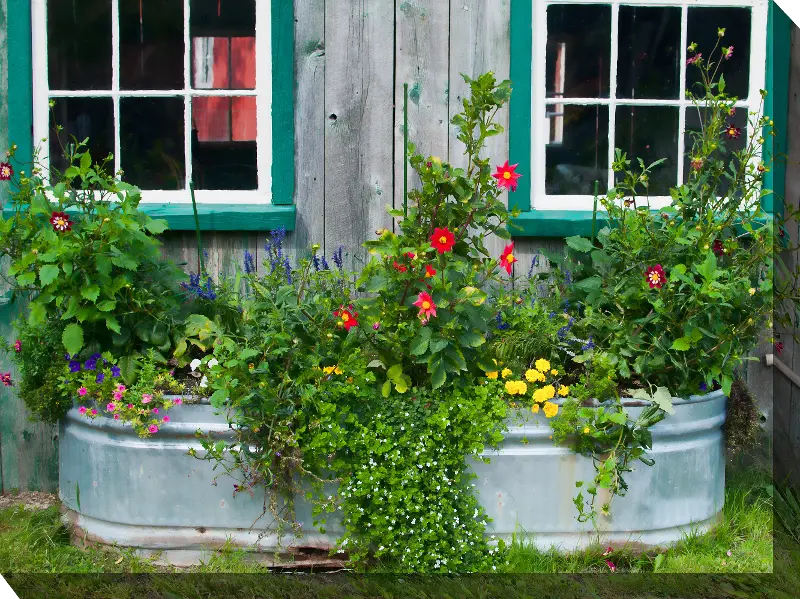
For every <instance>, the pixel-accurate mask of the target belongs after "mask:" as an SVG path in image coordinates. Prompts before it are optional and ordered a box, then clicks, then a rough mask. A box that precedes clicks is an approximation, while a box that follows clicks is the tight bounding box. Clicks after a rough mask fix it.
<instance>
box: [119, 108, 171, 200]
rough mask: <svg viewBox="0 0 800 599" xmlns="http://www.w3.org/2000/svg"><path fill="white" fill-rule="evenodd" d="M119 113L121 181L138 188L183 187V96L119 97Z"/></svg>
mask: <svg viewBox="0 0 800 599" xmlns="http://www.w3.org/2000/svg"><path fill="white" fill-rule="evenodd" d="M119 114H120V139H121V144H122V145H121V148H120V152H121V156H120V158H121V161H122V162H121V164H122V170H123V171H124V172H125V180H126V181H129V182H130V183H132V184H134V185H138V186H139V187H141V188H142V189H183V188H184V187H185V179H186V175H185V172H186V169H185V158H184V136H183V115H184V102H183V98H122V99H121V100H120V106H119Z"/></svg>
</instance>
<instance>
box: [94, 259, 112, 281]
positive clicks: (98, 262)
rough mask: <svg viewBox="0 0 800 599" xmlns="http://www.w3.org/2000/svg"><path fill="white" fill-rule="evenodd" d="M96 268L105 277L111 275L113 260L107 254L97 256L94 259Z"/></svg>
mask: <svg viewBox="0 0 800 599" xmlns="http://www.w3.org/2000/svg"><path fill="white" fill-rule="evenodd" d="M94 263H95V268H97V272H99V273H100V274H101V275H103V276H106V277H107V276H108V275H110V274H111V267H112V265H111V259H110V258H109V257H108V256H106V255H105V254H97V255H96V256H95V258H94Z"/></svg>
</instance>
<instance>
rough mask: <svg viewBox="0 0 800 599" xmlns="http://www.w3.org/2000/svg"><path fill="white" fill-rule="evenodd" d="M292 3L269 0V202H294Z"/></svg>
mask: <svg viewBox="0 0 800 599" xmlns="http://www.w3.org/2000/svg"><path fill="white" fill-rule="evenodd" d="M294 169H295V164H294V3H293V2H287V1H286V0H272V203H273V204H292V203H294Z"/></svg>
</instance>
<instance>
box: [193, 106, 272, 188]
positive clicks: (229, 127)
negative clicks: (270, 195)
mask: <svg viewBox="0 0 800 599" xmlns="http://www.w3.org/2000/svg"><path fill="white" fill-rule="evenodd" d="M192 123H193V131H192V157H193V161H192V178H193V180H194V185H195V187H196V188H197V189H257V188H258V172H257V167H258V161H257V152H256V133H257V131H256V129H257V119H256V99H255V97H252V96H247V97H233V98H230V97H196V98H193V99H192Z"/></svg>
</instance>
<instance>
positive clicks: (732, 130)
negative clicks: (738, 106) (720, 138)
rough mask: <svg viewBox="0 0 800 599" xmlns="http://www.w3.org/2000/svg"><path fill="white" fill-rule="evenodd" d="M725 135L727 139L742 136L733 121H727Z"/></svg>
mask: <svg viewBox="0 0 800 599" xmlns="http://www.w3.org/2000/svg"><path fill="white" fill-rule="evenodd" d="M725 135H727V136H728V139H739V138H740V137H741V136H742V130H741V129H739V127H735V126H734V124H733V123H728V125H727V127H725Z"/></svg>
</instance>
